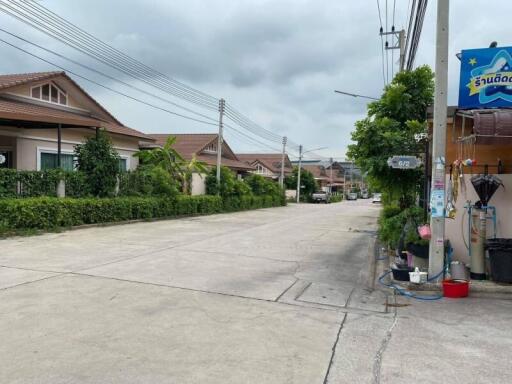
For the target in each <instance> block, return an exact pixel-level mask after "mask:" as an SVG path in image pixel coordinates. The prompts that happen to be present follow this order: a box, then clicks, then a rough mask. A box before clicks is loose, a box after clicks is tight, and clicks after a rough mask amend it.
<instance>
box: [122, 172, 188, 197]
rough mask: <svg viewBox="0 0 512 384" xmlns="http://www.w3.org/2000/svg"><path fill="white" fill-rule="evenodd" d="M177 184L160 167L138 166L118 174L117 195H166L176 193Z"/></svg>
mask: <svg viewBox="0 0 512 384" xmlns="http://www.w3.org/2000/svg"><path fill="white" fill-rule="evenodd" d="M178 186H179V184H178V183H177V182H176V181H174V180H172V179H171V178H170V176H169V173H168V172H167V171H166V170H165V169H163V168H160V167H154V166H139V168H137V170H135V171H129V172H123V173H121V174H120V175H119V196H167V197H173V196H177V195H178Z"/></svg>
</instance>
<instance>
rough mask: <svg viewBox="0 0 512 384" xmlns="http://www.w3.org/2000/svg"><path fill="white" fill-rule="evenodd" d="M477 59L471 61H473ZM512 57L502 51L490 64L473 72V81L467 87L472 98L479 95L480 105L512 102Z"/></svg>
mask: <svg viewBox="0 0 512 384" xmlns="http://www.w3.org/2000/svg"><path fill="white" fill-rule="evenodd" d="M472 60H474V61H475V63H476V60H475V59H470V60H469V64H471V61H472ZM511 68H512V57H511V56H510V54H509V53H508V52H507V51H506V50H504V49H502V50H500V51H499V52H498V53H497V54H496V55H495V56H494V58H493V59H492V61H491V62H490V63H489V65H482V66H481V67H476V68H475V69H473V70H471V81H470V83H469V84H468V85H467V86H468V88H469V89H470V96H471V95H475V94H478V99H479V102H480V104H488V103H491V102H493V101H495V100H498V99H502V100H506V101H508V102H512V72H511Z"/></svg>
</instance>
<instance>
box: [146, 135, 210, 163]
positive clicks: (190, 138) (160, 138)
mask: <svg viewBox="0 0 512 384" xmlns="http://www.w3.org/2000/svg"><path fill="white" fill-rule="evenodd" d="M149 136H151V137H152V138H153V139H155V140H156V143H157V144H158V145H164V144H165V142H166V141H167V139H168V138H169V137H171V136H173V137H176V143H175V144H174V149H175V150H176V151H177V152H178V153H179V154H180V155H181V156H183V157H184V158H185V159H188V160H190V159H192V156H193V155H196V154H198V153H199V152H200V151H201V150H202V149H203V148H205V147H206V146H208V144H210V143H211V142H212V141H214V140H217V134H216V133H185V134H173V133H165V134H150V135H149Z"/></svg>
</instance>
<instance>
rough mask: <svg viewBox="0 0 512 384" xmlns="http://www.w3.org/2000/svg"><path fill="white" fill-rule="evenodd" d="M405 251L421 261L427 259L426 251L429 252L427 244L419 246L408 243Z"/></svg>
mask: <svg viewBox="0 0 512 384" xmlns="http://www.w3.org/2000/svg"><path fill="white" fill-rule="evenodd" d="M407 250H408V251H409V252H410V253H412V254H413V255H414V256H416V257H420V258H422V259H428V250H429V245H428V244H422V245H420V244H414V243H408V244H407Z"/></svg>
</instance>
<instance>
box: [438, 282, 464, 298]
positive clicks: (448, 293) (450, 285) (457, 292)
mask: <svg viewBox="0 0 512 384" xmlns="http://www.w3.org/2000/svg"><path fill="white" fill-rule="evenodd" d="M468 294H469V282H468V281H465V280H443V296H444V297H451V298H458V297H467V295H468Z"/></svg>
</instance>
